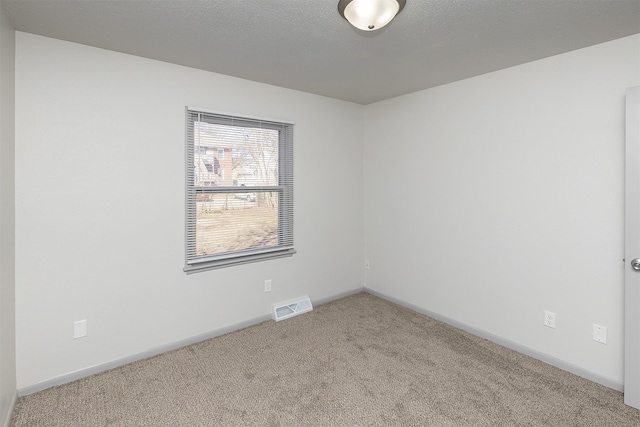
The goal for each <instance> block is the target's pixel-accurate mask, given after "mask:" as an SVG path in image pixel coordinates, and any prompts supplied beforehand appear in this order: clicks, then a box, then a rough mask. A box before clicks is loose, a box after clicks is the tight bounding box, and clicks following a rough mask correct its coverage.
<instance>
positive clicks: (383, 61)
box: [1, 0, 640, 104]
mask: <svg viewBox="0 0 640 427" xmlns="http://www.w3.org/2000/svg"><path fill="white" fill-rule="evenodd" d="M1 1H2V3H3V9H4V10H5V11H6V12H7V13H8V15H9V17H10V18H11V20H12V22H13V24H14V26H15V28H16V29H17V30H19V31H25V32H29V33H35V34H40V35H43V36H48V37H53V38H58V39H62V40H68V41H73V42H77V43H82V44H87V45H91V46H96V47H101V48H105V49H110V50H114V51H119V52H124V53H129V54H133V55H139V56H143V57H147V58H153V59H158V60H161V61H167V62H171V63H175V64H181V65H186V66H189V67H194V68H200V69H203V70H209V71H213V72H216V73H221V74H227V75H231V76H236V77H241V78H245V79H249V80H254V81H258V82H263V83H269V84H273V85H277V86H282V87H287V88H292V89H297V90H301V91H305V92H311V93H315V94H320V95H325V96H329V97H332V98H337V99H343V100H347V101H352V102H356V103H360V104H368V103H371V102H375V101H379V100H383V99H387V98H392V97H395V96H399V95H403V94H406V93H410V92H415V91H417V90H421V89H427V88H430V87H434V86H438V85H442V84H445V83H449V82H452V81H456V80H461V79H464V78H468V77H472V76H476V75H480V74H484V73H487V72H491V71H495V70H498V69H502V68H506V67H511V66H514V65H518V64H522V63H525V62H529V61H533V60H536V59H540V58H545V57H548V56H552V55H556V54H559V53H563V52H567V51H570V50H574V49H579V48H582V47H586V46H591V45H594V44H598V43H602V42H606V41H609V40H613V39H616V38H620V37H624V36H628V35H631V34H636V33H640V0H407V5H406V7H405V8H404V10H403V11H402V12H401V13H400V14H399V15H398V16H397V17H396V19H395V20H394V21H392V22H391V24H389V25H388V26H387V27H385V28H383V29H382V30H379V31H376V32H362V31H359V30H356V29H354V28H352V27H351V26H350V25H349V24H348V22H347V21H345V20H344V19H343V18H342V17H341V16H340V15H339V14H338V11H337V4H338V0H108V1H103V0H41V1H39V0H1Z"/></svg>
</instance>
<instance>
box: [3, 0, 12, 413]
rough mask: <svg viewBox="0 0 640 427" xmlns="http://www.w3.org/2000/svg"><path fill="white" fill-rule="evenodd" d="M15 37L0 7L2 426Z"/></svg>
mask: <svg viewBox="0 0 640 427" xmlns="http://www.w3.org/2000/svg"><path fill="white" fill-rule="evenodd" d="M14 35H15V32H14V31H13V27H12V26H11V23H10V22H9V19H8V17H7V16H6V15H5V13H4V11H3V10H2V4H1V3H0V425H4V424H5V422H6V421H7V420H8V418H9V417H10V415H11V413H10V412H11V408H12V407H13V403H14V401H15V396H16V358H15V355H16V353H15V316H14V311H15V304H14V300H15V286H14V285H15V246H14V241H15V232H14V224H15V190H14V159H15V138H14V118H15V115H14V69H15V57H14V54H15V36H14Z"/></svg>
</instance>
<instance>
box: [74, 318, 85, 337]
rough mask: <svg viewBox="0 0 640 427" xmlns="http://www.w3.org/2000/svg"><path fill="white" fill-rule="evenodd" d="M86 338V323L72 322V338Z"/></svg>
mask: <svg viewBox="0 0 640 427" xmlns="http://www.w3.org/2000/svg"><path fill="white" fill-rule="evenodd" d="M86 336H87V321H86V320H78V321H77V322H73V338H74V339H75V338H82V337H86Z"/></svg>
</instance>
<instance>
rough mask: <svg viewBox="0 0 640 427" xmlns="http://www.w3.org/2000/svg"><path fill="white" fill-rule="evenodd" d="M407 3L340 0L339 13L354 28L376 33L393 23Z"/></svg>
mask: <svg viewBox="0 0 640 427" xmlns="http://www.w3.org/2000/svg"><path fill="white" fill-rule="evenodd" d="M406 3H407V1H406V0H340V1H339V2H338V12H340V15H341V16H342V17H343V18H344V19H346V20H347V21H349V22H350V23H351V25H353V26H354V27H356V28H358V29H360V30H364V31H374V30H379V29H380V28H382V27H384V26H385V25H387V24H388V23H389V22H391V20H392V19H393V18H394V17H395V16H396V15H397V14H398V13H400V11H401V10H402V8H404V5H405V4H406Z"/></svg>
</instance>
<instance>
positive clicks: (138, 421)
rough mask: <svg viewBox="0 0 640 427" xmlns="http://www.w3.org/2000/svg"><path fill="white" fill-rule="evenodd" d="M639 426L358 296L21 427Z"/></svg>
mask: <svg viewBox="0 0 640 427" xmlns="http://www.w3.org/2000/svg"><path fill="white" fill-rule="evenodd" d="M225 425H234V426H263V425H264V426H278V425H287V426H365V425H366V426H393V425H398V426H617V427H620V426H634V427H638V426H640V411H637V410H635V409H632V408H629V407H627V406H625V405H624V404H623V401H622V394H621V393H618V392H616V391H613V390H611V389H608V388H606V387H603V386H600V385H598V384H595V383H592V382H590V381H587V380H585V379H582V378H580V377H577V376H575V375H572V374H569V373H567V372H564V371H561V370H558V369H556V368H553V367H551V366H549V365H547V364H545V363H542V362H539V361H537V360H534V359H532V358H530V357H527V356H524V355H521V354H519V353H516V352H514V351H511V350H508V349H505V348H503V347H500V346H498V345H495V344H493V343H491V342H489V341H486V340H484V339H480V338H477V337H474V336H472V335H470V334H468V333H465V332H463V331H460V330H458V329H455V328H453V327H451V326H448V325H445V324H443V323H440V322H438V321H435V320H433V319H431V318H428V317H425V316H423V315H420V314H416V313H414V312H412V311H410V310H407V309H405V308H402V307H399V306H397V305H394V304H391V303H389V302H387V301H384V300H382V299H379V298H377V297H375V296H372V295H370V294H366V293H361V294H357V295H353V296H350V297H347V298H343V299H341V300H338V301H333V302H331V303H328V304H325V305H322V306H319V307H316V309H315V310H314V311H313V312H311V313H308V314H304V315H301V316H298V317H295V318H291V319H288V320H285V321H282V322H279V323H275V322H273V321H269V322H265V323H262V324H260V325H256V326H253V327H250V328H247V329H243V330H241V331H238V332H234V333H231V334H228V335H224V336H221V337H218V338H214V339H211V340H208V341H204V342H202V343H198V344H195V345H191V346H188V347H185V348H182V349H179V350H176V351H172V352H168V353H165V354H162V355H160V356H156V357H153V358H150V359H146V360H142V361H139V362H135V363H132V364H130V365H127V366H124V367H121V368H117V369H113V370H111V371H108V372H104V373H101V374H98V375H94V376H91V377H88V378H84V379H81V380H78V381H75V382H73V383H70V384H66V385H63V386H59V387H54V388H51V389H48V390H45V391H42V392H39V393H35V394H32V395H29V396H25V397H21V398H20V399H18V402H17V404H16V408H15V412H14V417H13V421H12V426H16V427H17V426H92V427H93V426H225Z"/></svg>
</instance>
